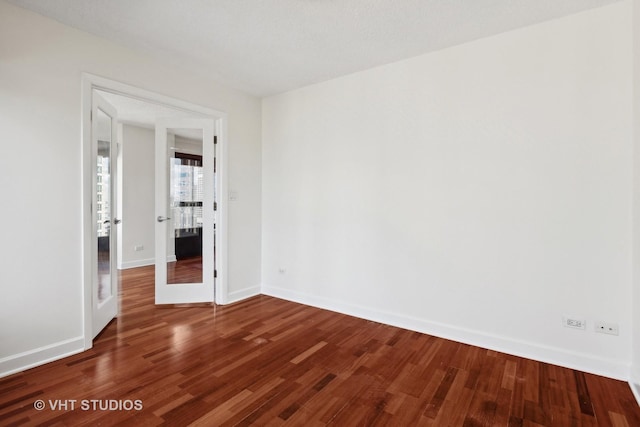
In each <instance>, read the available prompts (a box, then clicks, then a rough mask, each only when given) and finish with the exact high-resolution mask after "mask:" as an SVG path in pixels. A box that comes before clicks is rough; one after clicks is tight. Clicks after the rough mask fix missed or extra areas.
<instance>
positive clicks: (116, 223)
mask: <svg viewBox="0 0 640 427" xmlns="http://www.w3.org/2000/svg"><path fill="white" fill-rule="evenodd" d="M121 222H122V220H121V219H119V218H115V219H114V220H113V223H114V224H115V225H118V224H120V223H121Z"/></svg>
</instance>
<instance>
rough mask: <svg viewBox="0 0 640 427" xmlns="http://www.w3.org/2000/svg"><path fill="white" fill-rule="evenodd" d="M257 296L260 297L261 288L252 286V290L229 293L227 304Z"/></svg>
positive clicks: (246, 289) (245, 289)
mask: <svg viewBox="0 0 640 427" xmlns="http://www.w3.org/2000/svg"><path fill="white" fill-rule="evenodd" d="M256 295H260V286H252V287H250V288H244V289H240V290H239V291H233V292H230V293H229V298H228V300H227V302H226V303H225V304H232V303H234V302H238V301H242V300H243V299H247V298H251V297H255V296H256Z"/></svg>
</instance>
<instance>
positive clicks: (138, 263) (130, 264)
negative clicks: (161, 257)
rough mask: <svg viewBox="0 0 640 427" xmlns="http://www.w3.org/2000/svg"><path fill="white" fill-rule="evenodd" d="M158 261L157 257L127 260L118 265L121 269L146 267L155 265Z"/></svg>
mask: <svg viewBox="0 0 640 427" xmlns="http://www.w3.org/2000/svg"><path fill="white" fill-rule="evenodd" d="M155 263H156V259H155V258H147V259H138V260H134V261H125V262H123V263H122V264H120V265H119V266H118V269H120V270H127V269H129V268H137V267H146V266H147V265H154V264H155Z"/></svg>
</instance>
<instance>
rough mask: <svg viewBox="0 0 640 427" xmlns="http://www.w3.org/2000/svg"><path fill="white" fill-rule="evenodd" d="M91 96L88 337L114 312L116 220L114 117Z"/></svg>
mask: <svg viewBox="0 0 640 427" xmlns="http://www.w3.org/2000/svg"><path fill="white" fill-rule="evenodd" d="M92 98H93V99H92V110H91V141H92V146H91V147H92V153H93V154H92V157H93V159H94V167H95V169H94V170H95V173H94V175H93V176H94V178H93V186H94V187H93V189H94V190H93V200H92V206H93V209H92V215H93V232H94V235H95V237H96V239H95V240H94V242H97V243H96V247H95V248H94V249H95V250H96V252H94V253H96V254H97V256H95V257H94V259H93V286H92V291H93V292H92V304H93V310H92V337H93V338H95V337H96V335H98V334H99V333H100V331H102V330H103V329H104V328H105V326H107V324H108V323H109V322H110V321H111V320H112V319H113V318H114V317H116V315H117V314H118V287H119V284H118V272H117V269H116V259H117V252H116V250H117V247H118V246H117V238H118V224H119V222H120V220H119V219H117V218H116V217H115V215H116V212H117V210H116V200H117V199H116V177H117V170H116V167H117V163H118V162H117V157H118V144H117V141H116V137H117V120H118V117H117V113H116V110H115V108H114V107H113V106H111V105H110V104H109V103H108V102H107V101H106V100H105V99H104V98H103V97H101V96H100V95H99V94H98V93H96V92H95V91H94V92H93V97H92Z"/></svg>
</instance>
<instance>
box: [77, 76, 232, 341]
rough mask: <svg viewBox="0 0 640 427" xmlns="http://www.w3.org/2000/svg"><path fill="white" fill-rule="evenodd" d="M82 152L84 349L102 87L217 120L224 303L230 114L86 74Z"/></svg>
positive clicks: (218, 289) (218, 294) (221, 296)
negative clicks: (96, 112) (96, 108)
mask: <svg viewBox="0 0 640 427" xmlns="http://www.w3.org/2000/svg"><path fill="white" fill-rule="evenodd" d="M81 86H82V90H81V100H80V104H81V123H82V127H81V137H82V140H81V141H82V144H81V151H82V154H81V155H82V169H81V170H82V172H81V177H80V178H81V182H82V199H81V206H80V209H81V212H82V242H83V250H82V265H83V269H82V280H83V287H82V289H83V319H84V321H83V337H84V349H85V350H87V349H89V348H91V347H92V345H93V340H92V337H91V328H92V319H91V310H92V309H91V301H92V294H91V292H92V289H91V287H92V264H91V260H92V259H93V250H94V248H93V246H94V245H93V244H92V242H93V240H92V239H93V234H92V221H91V203H90V201H91V198H92V194H93V189H92V186H91V185H87V184H88V183H90V182H91V178H92V161H91V160H92V158H91V120H90V114H91V104H92V92H93V90H94V89H98V90H101V91H104V92H109V93H115V94H118V95H123V96H127V97H130V98H135V99H139V100H142V101H146V102H151V103H154V104H160V105H165V106H168V107H171V108H174V109H180V110H184V111H185V112H189V113H196V114H202V115H203V116H206V117H212V118H214V120H215V135H217V138H218V144H217V150H218V151H217V157H218V165H219V168H218V171H217V172H218V176H219V177H220V179H219V180H218V188H217V189H216V193H217V194H218V195H219V197H218V200H217V202H218V211H217V213H216V214H217V218H216V220H217V223H218V224H219V227H218V230H217V233H218V234H217V236H216V245H217V247H216V256H217V258H218V259H217V261H218V262H217V265H216V269H217V272H218V277H217V279H216V282H215V300H216V302H217V303H220V304H224V303H225V302H226V301H227V300H228V296H227V289H228V286H227V273H226V270H227V176H226V175H227V113H225V112H222V111H218V110H214V109H211V108H207V107H202V106H199V105H196V104H193V103H191V102H187V101H182V100H180V99H176V98H172V97H169V96H165V95H161V94H159V93H157V92H152V91H149V90H145V89H141V88H138V87H135V86H130V85H128V84H125V83H120V82H117V81H114V80H111V79H107V78H104V77H100V76H96V75H94V74H89V73H82V79H81Z"/></svg>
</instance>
